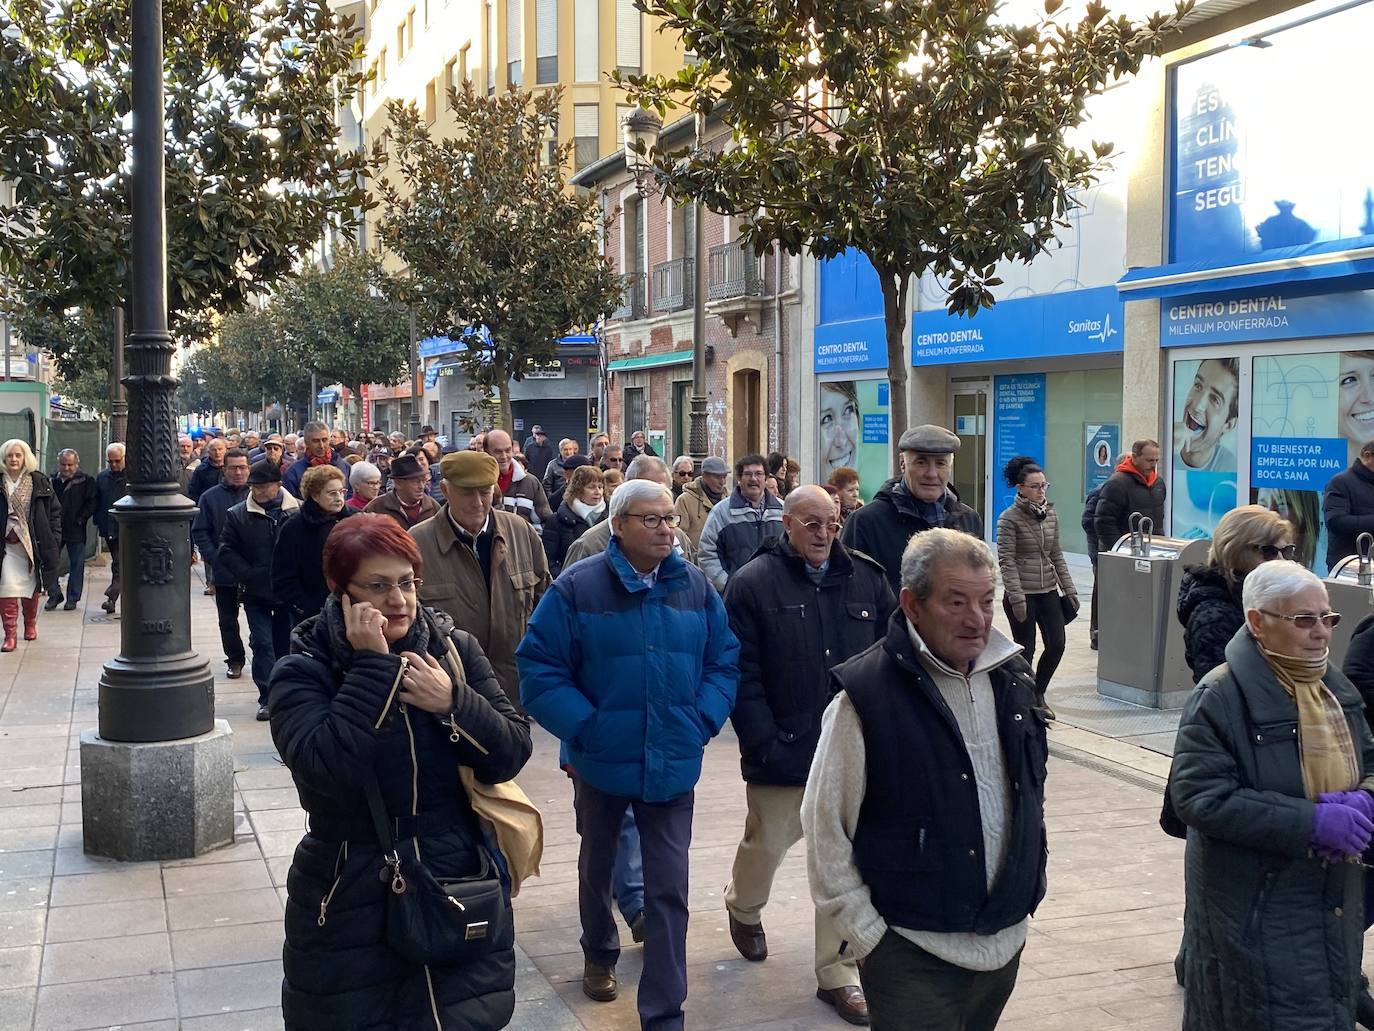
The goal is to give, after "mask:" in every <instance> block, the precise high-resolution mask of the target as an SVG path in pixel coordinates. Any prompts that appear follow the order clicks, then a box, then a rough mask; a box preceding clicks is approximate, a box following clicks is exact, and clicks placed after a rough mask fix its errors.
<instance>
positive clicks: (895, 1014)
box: [859, 930, 1021, 1031]
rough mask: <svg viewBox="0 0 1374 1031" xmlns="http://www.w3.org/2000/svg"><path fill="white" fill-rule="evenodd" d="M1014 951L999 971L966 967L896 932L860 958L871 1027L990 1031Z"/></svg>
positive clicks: (1012, 980)
mask: <svg viewBox="0 0 1374 1031" xmlns="http://www.w3.org/2000/svg"><path fill="white" fill-rule="evenodd" d="M1020 966H1021V953H1019V952H1018V953H1017V954H1016V955H1015V956H1014V957H1013V958H1012V960H1011V962H1010V963H1008V964H1007V965H1006V966H1004V967H1002V968H1001V969H1000V970H965V969H964V968H963V967H957V966H955V965H954V964H953V963H946V962H945V961H944V960H942V959H940V958H938V957H936V956H932V955H931V954H930V953H929V952H926V951H925V950H924V949H922V948H919V947H918V946H916V945H914V944H913V943H911V942H909V941H907V940H906V939H905V938H903V937H902V936H901V935H900V934H898V933H897V932H896V931H893V930H889V931H888V932H887V934H885V935H883V940H882V941H880V942H879V943H878V947H877V948H876V949H874V950H873V951H872V952H870V953H869V954H868V955H867V956H865V957H864V958H863V959H862V960H860V961H859V980H860V981H862V982H863V989H864V998H865V999H866V1000H867V1001H868V1019H869V1026H870V1027H871V1028H872V1031H913V1029H915V1028H919V1029H920V1031H993V1029H994V1028H995V1027H997V1021H998V1020H999V1019H1000V1018H1001V1016H1002V1010H1003V1009H1004V1008H1006V1005H1007V1000H1008V999H1010V998H1011V992H1012V989H1013V988H1015V987H1016V972H1017V970H1018V969H1020Z"/></svg>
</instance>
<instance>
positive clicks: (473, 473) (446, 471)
mask: <svg viewBox="0 0 1374 1031" xmlns="http://www.w3.org/2000/svg"><path fill="white" fill-rule="evenodd" d="M439 472H440V473H441V474H442V475H443V477H444V479H445V480H447V481H448V483H449V486H451V487H493V486H495V485H496V480H497V478H498V477H499V476H500V475H501V467H500V466H499V465H497V464H496V459H494V458H492V457H491V455H489V454H487V453H486V452H485V451H455V452H453V453H452V454H450V455H445V456H444V457H443V458H442V459H440V460H439Z"/></svg>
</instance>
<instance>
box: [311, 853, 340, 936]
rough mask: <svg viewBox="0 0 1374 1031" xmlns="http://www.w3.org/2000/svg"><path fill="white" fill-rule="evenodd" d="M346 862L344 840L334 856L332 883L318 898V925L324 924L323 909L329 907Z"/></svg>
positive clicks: (316, 921)
mask: <svg viewBox="0 0 1374 1031" xmlns="http://www.w3.org/2000/svg"><path fill="white" fill-rule="evenodd" d="M347 862H348V842H347V841H345V842H343V843H342V844H341V845H340V846H339V852H338V855H336V856H335V857H334V883H333V884H331V885H330V886H329V890H328V891H327V892H325V894H324V898H322V899H320V915H319V917H318V918H317V919H316V920H315V923H316V924H318V925H319V926H320V927H323V926H324V921H325V911H326V910H327V909H329V903H330V901H331V900H332V899H333V898H334V892H335V891H337V890H338V888H339V882H340V881H342V880H343V868H344V864H345V863H347Z"/></svg>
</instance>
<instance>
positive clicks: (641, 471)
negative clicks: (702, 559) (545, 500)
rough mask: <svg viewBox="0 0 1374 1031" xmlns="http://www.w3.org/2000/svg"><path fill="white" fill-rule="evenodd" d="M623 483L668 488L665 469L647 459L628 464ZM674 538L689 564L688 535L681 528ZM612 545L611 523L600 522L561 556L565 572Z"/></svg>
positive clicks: (659, 462)
mask: <svg viewBox="0 0 1374 1031" xmlns="http://www.w3.org/2000/svg"><path fill="white" fill-rule="evenodd" d="M625 479H626V481H629V480H649V481H650V482H651V483H657V484H659V485H660V486H663V487H666V486H668V467H667V466H666V465H664V464H663V459H661V458H651V457H650V456H648V455H640V456H639V457H638V458H636V459H635V460H634V461H633V462H631V463H630V468H628V469H626V470H625ZM674 533H675V534H676V542H677V543H676V545H675V550H676V551H677V553H678V554H679V555H680V556H681V557H682V558H684V559H686V560H687V561H688V562H692V561H694V560H695V557H696V547H695V545H693V543H692V541H691V540H689V539H688V537H687V535H686V534H685V533H683V532H682V527H681V526H677V527H675V529H674ZM610 543H611V522H610V520H609V519H603V520H601V522H599V523H597V524H596V525H595V526H593V527H592V528H591V529H590V530H587V531H585V532H584V533H583V534H582V536H581V537H579V538H577V540H575V541H573V542H572V546H571V547H569V548H568V553H567V555H565V556H563V568H564V569H567V568H568V567H569V566H570V565H572V564H573V563H574V562H578V561H580V560H582V559H584V558H587V557H588V556H590V555H599V554H601V553H602V552H603V551H605V550H606V545H608V544H610Z"/></svg>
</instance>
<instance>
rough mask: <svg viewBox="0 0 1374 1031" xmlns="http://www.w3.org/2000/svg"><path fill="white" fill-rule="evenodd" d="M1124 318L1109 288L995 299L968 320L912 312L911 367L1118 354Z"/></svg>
mask: <svg viewBox="0 0 1374 1031" xmlns="http://www.w3.org/2000/svg"><path fill="white" fill-rule="evenodd" d="M1124 320H1125V315H1124V309H1123V306H1122V302H1121V299H1120V297H1119V296H1118V295H1117V291H1116V287H1114V286H1102V287H1094V288H1093V289H1090V290H1069V291H1066V292H1064V293H1057V294H1038V295H1035V296H1031V297H1017V298H1015V299H1013V300H1008V301H998V302H997V304H996V305H994V306H993V307H991V308H984V309H983V310H981V311H979V312H978V313H977V314H975V315H973V316H971V317H967V318H965V317H963V316H959V315H950V314H948V313H947V312H945V311H923V312H917V313H916V314H915V315H914V316H912V319H911V345H912V346H911V351H912V357H911V364H912V365H952V364H955V363H957V362H983V361H1008V360H1014V359H1017V358H1044V357H1052V356H1063V355H1075V354H1108V353H1111V352H1115V351H1120V350H1121V327H1122V324H1123V322H1124Z"/></svg>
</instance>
